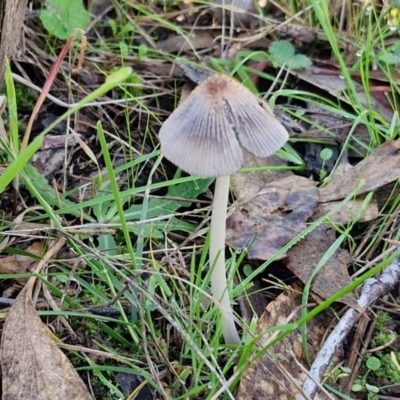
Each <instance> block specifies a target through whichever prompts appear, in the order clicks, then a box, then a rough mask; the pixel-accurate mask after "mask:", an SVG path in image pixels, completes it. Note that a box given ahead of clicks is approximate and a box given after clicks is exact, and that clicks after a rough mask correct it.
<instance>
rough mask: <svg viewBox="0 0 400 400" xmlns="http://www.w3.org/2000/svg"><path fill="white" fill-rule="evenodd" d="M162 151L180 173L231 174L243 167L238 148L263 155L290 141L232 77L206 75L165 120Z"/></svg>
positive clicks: (264, 106)
mask: <svg viewBox="0 0 400 400" xmlns="http://www.w3.org/2000/svg"><path fill="white" fill-rule="evenodd" d="M159 138H160V143H161V152H162V153H163V155H164V156H165V157H166V158H167V159H168V160H169V161H171V162H172V163H173V164H175V165H177V166H178V167H179V168H181V169H182V170H184V171H185V172H187V173H189V174H192V175H198V176H204V177H213V176H222V175H230V174H233V173H234V172H236V171H238V170H239V169H240V168H241V167H242V164H243V153H242V148H241V146H243V147H244V148H245V149H246V150H248V151H249V152H250V153H253V154H254V155H256V156H258V157H267V156H269V155H271V154H273V153H275V151H277V150H278V149H279V148H280V147H282V146H283V145H284V144H285V143H286V141H287V140H288V138H289V135H288V133H287V131H286V129H285V128H284V127H283V125H282V124H281V123H280V122H279V120H278V119H277V118H276V117H275V116H274V115H273V113H272V111H271V110H270V109H269V107H268V106H267V104H266V103H265V102H263V101H262V100H261V99H259V98H258V97H257V96H256V95H254V94H253V93H252V92H250V91H249V90H248V89H247V88H245V87H244V86H243V85H241V84H240V83H239V82H237V81H235V80H234V79H232V78H229V77H227V76H225V75H222V74H216V75H211V76H210V77H208V78H207V79H206V80H204V81H203V82H202V83H200V84H199V85H198V86H197V87H196V88H195V89H194V90H193V91H192V92H191V93H190V95H189V96H188V97H187V99H186V100H185V101H184V102H183V103H182V104H180V105H179V106H178V107H177V108H176V110H175V111H174V112H173V113H172V114H171V115H170V116H169V118H168V119H167V120H166V121H165V122H164V124H163V126H162V127H161V129H160V132H159Z"/></svg>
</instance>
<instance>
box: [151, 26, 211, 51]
mask: <svg viewBox="0 0 400 400" xmlns="http://www.w3.org/2000/svg"><path fill="white" fill-rule="evenodd" d="M213 42H214V37H213V36H212V35H211V33H210V32H207V31H199V32H194V33H193V34H192V35H191V36H190V37H189V38H188V37H186V36H185V37H184V36H182V35H176V36H169V37H168V39H166V40H160V41H159V42H157V48H158V49H160V50H163V51H166V52H168V53H173V52H180V51H187V50H196V49H211V48H212V47H213V44H214V43H213Z"/></svg>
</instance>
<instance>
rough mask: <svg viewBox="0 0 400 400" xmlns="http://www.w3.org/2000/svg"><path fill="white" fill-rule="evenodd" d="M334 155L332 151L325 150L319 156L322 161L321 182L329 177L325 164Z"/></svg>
mask: <svg viewBox="0 0 400 400" xmlns="http://www.w3.org/2000/svg"><path fill="white" fill-rule="evenodd" d="M332 155H333V152H332V150H331V149H327V148H325V149H323V150H322V151H321V153H320V154H319V156H320V157H321V160H322V167H321V172H320V176H321V180H323V179H324V178H325V177H326V176H327V175H328V173H327V172H326V171H325V163H326V162H327V161H328V160H330V159H331V158H332Z"/></svg>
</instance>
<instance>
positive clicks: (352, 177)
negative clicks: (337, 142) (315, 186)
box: [320, 139, 400, 202]
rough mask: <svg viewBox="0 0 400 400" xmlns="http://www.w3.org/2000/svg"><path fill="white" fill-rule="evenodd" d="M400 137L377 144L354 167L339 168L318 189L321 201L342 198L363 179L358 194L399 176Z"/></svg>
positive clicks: (376, 187)
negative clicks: (377, 145)
mask: <svg viewBox="0 0 400 400" xmlns="http://www.w3.org/2000/svg"><path fill="white" fill-rule="evenodd" d="M399 150H400V139H397V140H395V141H388V142H385V143H384V144H382V145H381V146H379V147H378V148H377V149H376V150H375V151H374V152H372V153H371V154H370V155H369V156H368V157H367V158H365V159H364V160H363V161H361V162H360V163H358V164H357V165H356V166H354V167H347V168H345V169H344V168H340V169H338V170H337V172H336V173H334V175H333V176H332V178H331V180H330V181H329V183H328V185H326V186H325V187H324V188H322V189H321V190H320V197H321V200H320V201H321V202H327V201H332V200H338V199H344V198H345V197H346V196H347V195H348V194H349V193H351V192H352V191H353V190H354V189H355V188H356V187H357V185H358V184H359V182H360V180H364V185H363V186H362V187H361V188H360V190H359V191H358V194H362V193H367V192H370V191H372V190H376V189H378V188H380V187H382V186H384V185H386V184H387V183H390V182H393V181H395V180H396V179H398V177H399V176H400V152H399Z"/></svg>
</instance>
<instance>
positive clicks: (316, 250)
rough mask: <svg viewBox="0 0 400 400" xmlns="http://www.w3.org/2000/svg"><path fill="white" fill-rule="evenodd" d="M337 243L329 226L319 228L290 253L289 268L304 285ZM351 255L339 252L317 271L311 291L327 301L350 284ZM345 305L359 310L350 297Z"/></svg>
mask: <svg viewBox="0 0 400 400" xmlns="http://www.w3.org/2000/svg"><path fill="white" fill-rule="evenodd" d="M334 241H335V232H334V230H333V229H331V228H330V227H329V226H328V225H325V224H324V225H320V226H318V227H317V228H316V229H314V230H313V231H312V232H310V233H309V234H308V235H307V236H306V237H305V238H304V239H303V240H301V242H300V243H298V244H297V245H296V246H294V247H292V248H291V249H290V250H289V251H288V258H289V263H288V264H287V268H289V269H290V270H291V271H292V272H293V273H294V274H295V275H296V276H297V277H298V278H299V279H300V280H301V281H302V282H303V283H306V282H307V281H308V280H309V279H310V277H311V276H312V274H313V272H314V270H315V268H316V266H317V264H318V263H319V262H320V260H321V258H322V257H323V256H324V255H325V253H326V252H327V250H328V249H329V247H330V246H331V245H332V243H333V242H334ZM349 261H350V256H349V254H348V252H347V250H343V249H339V250H337V251H336V252H335V253H334V254H333V255H332V256H331V258H330V259H329V260H328V261H327V262H326V264H325V265H324V266H323V267H322V268H321V270H320V271H319V272H318V274H317V276H316V277H315V278H314V280H313V283H312V286H311V288H312V290H313V291H314V292H315V293H317V294H318V295H319V296H321V297H322V298H323V299H326V298H328V297H330V296H332V295H333V294H335V293H337V292H338V291H339V290H340V289H343V287H344V286H347V285H348V284H350V283H351V279H350V277H349V275H348V272H347V263H348V262H349ZM340 301H341V302H342V303H345V304H348V305H350V306H351V307H355V308H357V302H356V300H355V299H354V298H353V297H352V296H351V295H350V294H347V295H346V296H344V297H342V298H341V300H340Z"/></svg>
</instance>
